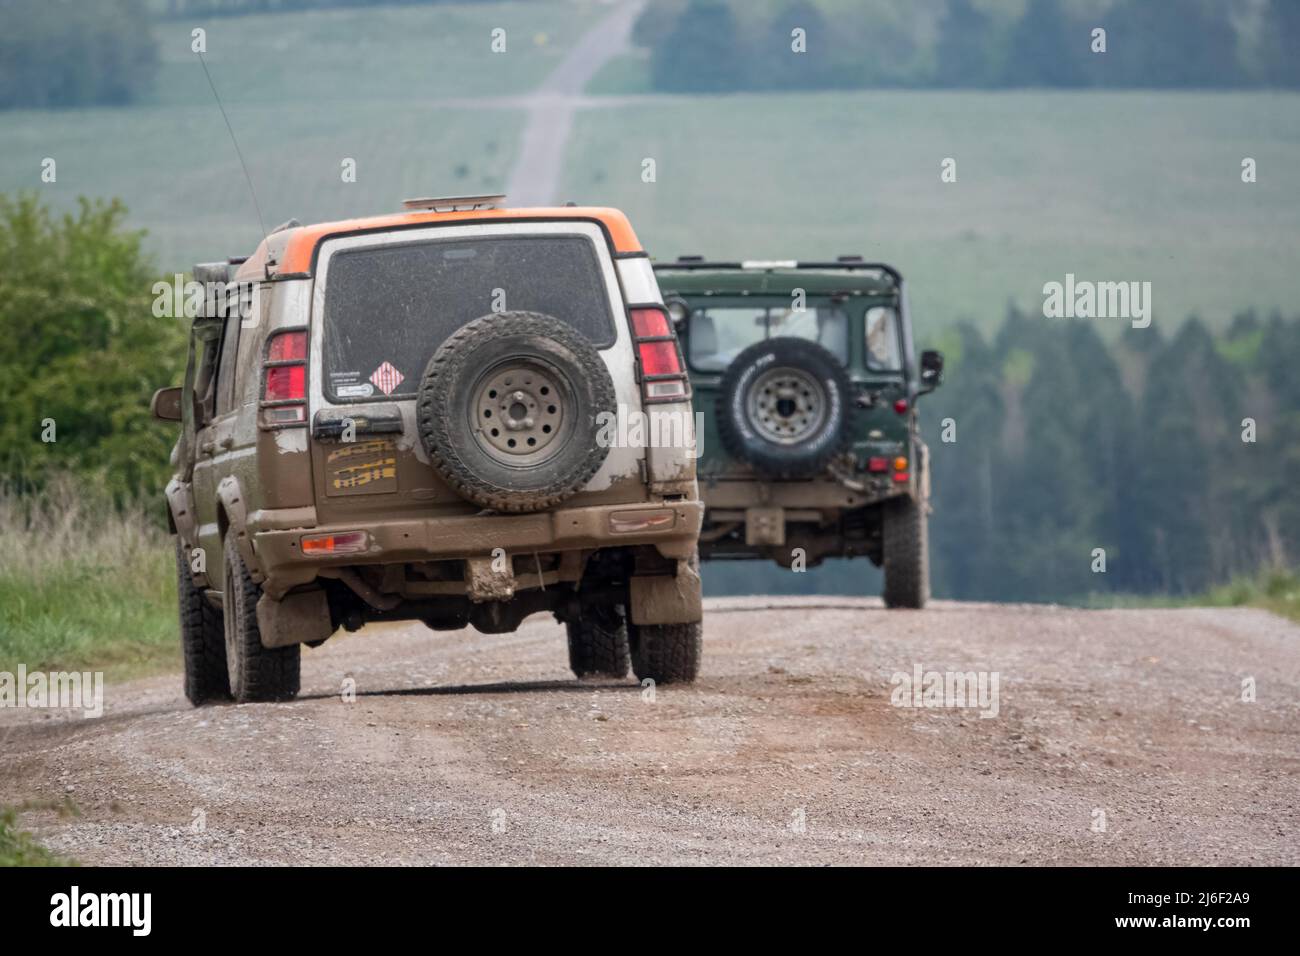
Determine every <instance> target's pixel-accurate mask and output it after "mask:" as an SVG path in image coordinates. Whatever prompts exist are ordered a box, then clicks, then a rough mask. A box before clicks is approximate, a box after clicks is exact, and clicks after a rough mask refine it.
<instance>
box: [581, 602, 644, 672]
mask: <svg viewBox="0 0 1300 956" xmlns="http://www.w3.org/2000/svg"><path fill="white" fill-rule="evenodd" d="M564 626H565V630H566V631H567V632H568V636H569V668H570V669H571V670H572V671H573V673H574V675H575V676H577V677H614V678H623V677H626V676H627V672H628V669H629V668H630V667H631V665H632V654H631V650H630V649H629V647H628V637H627V620H626V615H625V614H624V612H623V608H622V607H621V606H620V605H605V606H602V607H587V608H583V611H582V616H581V617H580V618H578V619H577V620H576V621H567V622H565V625H564Z"/></svg>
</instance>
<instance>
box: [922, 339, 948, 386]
mask: <svg viewBox="0 0 1300 956" xmlns="http://www.w3.org/2000/svg"><path fill="white" fill-rule="evenodd" d="M942 384H943V353H942V352H936V351H934V350H933V349H926V350H925V351H924V352H922V353H921V389H920V393H921V394H922V395H924V394H925V393H926V392H933V391H934V390H935V389H936V388H938V387H939V386H940V385H942Z"/></svg>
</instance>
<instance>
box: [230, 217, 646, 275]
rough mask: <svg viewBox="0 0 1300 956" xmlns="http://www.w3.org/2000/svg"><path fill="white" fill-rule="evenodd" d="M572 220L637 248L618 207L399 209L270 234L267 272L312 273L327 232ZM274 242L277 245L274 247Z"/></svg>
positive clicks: (619, 248)
mask: <svg viewBox="0 0 1300 956" xmlns="http://www.w3.org/2000/svg"><path fill="white" fill-rule="evenodd" d="M534 219H536V220H550V221H554V220H557V219H558V220H563V219H574V220H582V221H594V222H598V223H600V224H601V226H603V227H604V230H605V233H606V235H608V236H609V240H610V243H611V244H612V245H613V250H614V252H616V253H629V252H641V251H642V249H641V243H640V242H639V241H638V240H637V237H636V233H635V232H633V231H632V224H631V223H630V222H628V219H627V216H625V215H623V213H622V211H620V210H618V209H610V208H608V207H603V206H558V207H534V208H524V209H470V210H464V211H460V212H425V211H419V212H400V213H392V214H389V215H384V216H370V217H367V218H364V219H345V220H342V221H340V222H322V223H316V224H314V225H309V226H296V227H294V228H292V229H289V230H286V235H285V236H283V237H281V236H275V237H274V238H275V239H276V240H278V241H279V242H283V243H284V250H283V252H282V253H281V254H280V256H279V261H278V262H275V263H273V264H272V266H271V270H272V275H281V276H285V277H288V276H291V275H292V276H297V275H308V274H310V273H311V269H312V263H313V261H314V259H315V256H316V249H317V247H318V246H319V245H320V244H321V242H323V241H324V240H326V239H329V238H331V237H332V236H340V235H348V234H352V233H362V232H381V231H385V230H389V229H408V228H413V227H417V226H438V225H453V224H456V225H458V224H461V223H476V222H494V221H513V222H518V221H526V220H534ZM279 242H277V243H276V244H277V245H278V244H279ZM266 246H267V240H266V239H263V240H262V242H261V243H260V244H259V245H258V247H257V251H256V252H255V253H253V255H251V256H249V258H248V261H247V262H246V263H245V266H244V268H241V269H240V272H241V273H247V274H246V275H245V276H244V277H246V278H253V276H252V275H251V273H253V272H254V271H256V272H257V273H259V274H260V273H261V272H262V264H263V263H264V262H265V261H266V251H267V250H266Z"/></svg>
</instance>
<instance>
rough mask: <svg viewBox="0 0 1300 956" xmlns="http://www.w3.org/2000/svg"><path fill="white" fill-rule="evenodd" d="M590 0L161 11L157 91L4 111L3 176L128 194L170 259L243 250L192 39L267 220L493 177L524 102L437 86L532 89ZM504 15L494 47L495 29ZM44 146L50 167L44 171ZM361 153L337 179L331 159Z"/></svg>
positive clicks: (230, 182) (48, 188)
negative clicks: (126, 100)
mask: <svg viewBox="0 0 1300 956" xmlns="http://www.w3.org/2000/svg"><path fill="white" fill-rule="evenodd" d="M604 9H605V8H604V7H603V5H601V4H598V3H596V2H594V0H580V2H562V0H544V2H528V3H523V2H519V3H503V4H491V5H456V4H438V5H435V6H430V7H403V6H398V7H380V8H364V9H360V8H358V9H348V10H337V11H313V12H311V13H296V14H268V15H256V16H242V17H227V18H213V19H211V20H204V19H202V18H199V20H198V21H197V22H192V21H191V20H190V19H189V18H186V19H182V20H169V21H160V22H159V24H158V26H157V28H156V32H157V34H158V36H159V39H160V46H161V53H160V56H161V60H162V63H161V67H160V69H159V73H158V78H157V83H156V84H155V88H154V93H153V95H152V96H151V97H149V98H148V99H147V100H145V101H143V102H141V103H139V104H136V105H134V106H130V107H125V108H101V109H90V110H67V111H11V112H4V113H0V138H2V139H3V142H4V148H3V150H0V193H10V194H12V193H15V192H18V191H21V190H37V191H38V193H39V195H40V196H41V197H42V198H43V199H45V200H47V201H49V202H51V203H52V204H53V205H54V206H55V207H56V208H61V209H65V208H71V207H72V205H73V203H74V202H75V199H76V197H77V196H79V195H88V196H102V197H112V196H116V197H119V198H121V199H122V200H124V201H125V202H126V204H127V206H128V207H129V209H130V211H131V217H130V224H131V225H132V226H134V227H136V228H144V229H147V230H148V231H149V241H148V248H149V249H150V251H151V252H153V253H154V255H155V258H156V260H157V262H158V265H159V266H160V268H161V269H162V270H164V271H171V270H173V269H186V268H188V267H189V266H190V265H191V264H193V263H194V262H196V261H201V260H207V259H215V258H221V257H224V256H227V255H235V254H244V253H248V252H251V251H252V249H253V247H254V245H255V244H256V242H257V240H258V239H259V238H260V235H259V226H258V220H257V214H256V212H255V210H254V206H253V203H252V201H251V199H250V198H249V193H248V187H247V185H246V184H245V181H244V176H243V173H242V172H241V170H240V166H239V160H238V157H237V156H236V154H235V152H234V149H233V147H232V146H231V142H230V138H229V134H228V133H227V131H226V127H225V124H224V123H223V121H222V118H221V114H220V112H218V110H217V107H216V105H215V102H214V101H213V98H212V93H211V91H210V90H209V89H208V86H207V81H206V79H205V78H204V76H203V71H202V68H201V66H200V64H199V62H198V60H197V58H196V57H195V56H194V54H193V53H191V52H190V30H191V29H192V28H193V27H194V26H203V27H204V28H205V29H206V30H207V49H208V53H207V54H206V57H205V59H206V62H207V64H208V68H209V70H210V71H211V73H212V78H213V81H214V83H215V84H216V86H217V90H218V92H219V93H220V95H221V98H222V101H223V102H224V104H225V106H226V110H227V112H228V114H229V116H230V122H231V124H232V126H233V127H234V130H235V133H236V135H237V136H238V138H239V143H240V145H241V147H242V149H243V152H244V156H245V158H246V160H247V161H248V165H249V169H250V172H251V174H252V177H253V182H254V184H255V186H256V188H257V193H258V198H259V200H260V202H261V206H262V211H263V214H264V217H265V219H266V227H267V228H271V227H273V226H274V225H276V224H277V223H279V222H282V221H284V220H286V219H288V218H290V217H297V218H298V219H300V220H302V221H304V222H309V221H313V220H314V221H320V220H328V219H336V218H343V217H348V216H356V215H369V214H374V213H377V212H383V211H386V210H395V209H397V208H399V204H400V201H401V200H402V199H403V198H406V197H410V196H417V195H421V196H427V195H451V194H457V193H476V192H484V191H487V192H491V191H494V190H499V189H501V188H502V187H503V186H504V184H505V177H506V175H507V174H508V172H509V170H510V167H511V164H512V163H513V162H514V160H515V154H516V152H517V141H518V133H519V130H520V127H521V123H522V114H521V113H519V112H518V111H515V110H511V109H499V108H494V109H482V110H479V109H471V108H468V107H466V106H465V104H463V103H459V102H457V103H448V102H447V101H449V100H453V101H455V100H463V99H464V98H475V97H487V96H498V95H503V94H512V93H519V92H523V91H527V90H529V89H531V88H532V87H534V86H535V85H536V84H537V83H538V82H540V81H541V79H542V78H543V77H545V76H546V75H547V73H548V72H549V71H550V70H551V69H553V68H554V66H555V65H556V64H557V63H558V62H559V61H560V59H561V58H562V57H563V55H564V53H565V52H566V51H567V50H568V48H569V47H570V46H571V45H572V43H573V42H574V41H575V40H576V39H577V38H578V37H579V36H581V34H582V32H583V31H584V30H585V29H586V28H587V27H588V26H589V24H590V22H591V19H592V17H593V16H597V15H600V14H601V13H603V12H604ZM495 27H501V28H502V29H505V30H506V40H507V47H506V52H505V53H503V54H494V53H492V52H491V50H490V41H491V31H492V30H493V29H494V28H495ZM45 157H52V158H53V159H54V160H55V161H56V163H57V164H58V166H57V172H58V179H57V182H55V183H52V184H49V183H42V182H41V178H40V173H41V162H42V160H43V159H44V158H45ZM344 158H351V159H354V160H356V163H357V181H356V182H355V183H344V182H343V181H342V177H341V175H340V173H341V165H340V164H341V163H342V161H343V159H344Z"/></svg>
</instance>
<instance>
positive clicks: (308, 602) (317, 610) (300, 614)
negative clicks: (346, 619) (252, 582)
mask: <svg viewBox="0 0 1300 956" xmlns="http://www.w3.org/2000/svg"><path fill="white" fill-rule="evenodd" d="M257 629H258V630H259V631H260V632H261V634H262V646H263V647H288V646H289V645H290V644H310V643H311V642H313V641H323V640H325V638H327V637H329V636H330V635H331V634H333V633H334V625H333V623H331V621H330V605H329V600H328V599H327V598H326V596H325V592H324V591H303V592H301V593H299V594H288V595H285V597H283V598H282V599H280V600H279V601H277V600H275V598H273V597H271V596H270V595H268V594H263V595H262V597H261V599H260V600H259V601H258V602H257Z"/></svg>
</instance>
